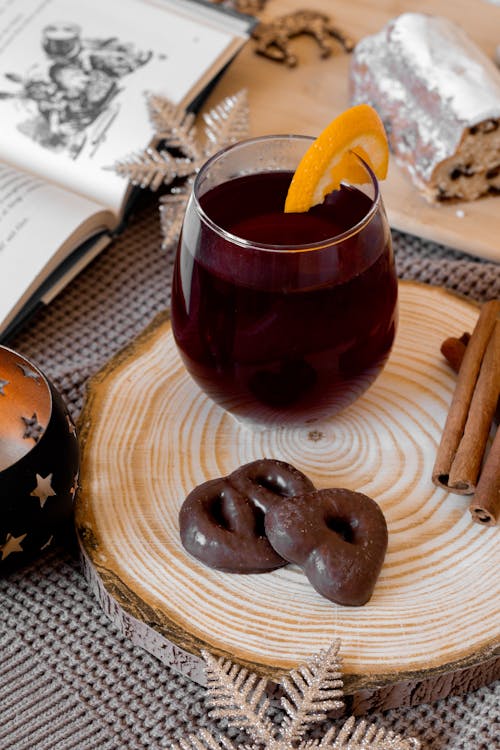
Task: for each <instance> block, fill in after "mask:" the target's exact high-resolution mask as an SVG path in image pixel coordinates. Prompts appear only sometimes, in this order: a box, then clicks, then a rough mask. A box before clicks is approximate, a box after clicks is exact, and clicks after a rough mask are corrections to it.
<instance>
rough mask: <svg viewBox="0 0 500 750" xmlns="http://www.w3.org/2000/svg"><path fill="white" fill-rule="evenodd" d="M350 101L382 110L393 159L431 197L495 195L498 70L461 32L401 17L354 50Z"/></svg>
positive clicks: (499, 153) (499, 158)
mask: <svg viewBox="0 0 500 750" xmlns="http://www.w3.org/2000/svg"><path fill="white" fill-rule="evenodd" d="M350 83H351V99H352V103H353V104H358V103H361V102H367V103H369V104H371V105H372V106H373V107H375V109H377V111H378V112H379V114H380V116H381V118H382V120H383V122H384V124H385V126H386V129H387V132H388V136H389V142H390V145H391V149H392V151H393V152H394V154H395V156H396V160H397V161H398V162H399V163H400V164H401V165H403V166H404V167H405V168H406V169H407V170H408V171H409V173H410V175H411V176H412V179H413V181H414V182H415V184H416V185H417V186H418V188H419V189H420V190H421V191H422V192H423V193H424V194H425V195H426V196H427V197H429V198H430V199H432V200H443V199H446V198H459V199H465V200H472V199H475V198H477V197H479V196H480V195H482V194H484V193H487V192H490V193H494V192H497V191H498V190H500V71H499V70H498V68H497V67H496V66H495V64H494V63H493V61H492V60H490V59H489V58H488V57H487V56H486V55H485V54H483V52H482V51H481V50H480V49H479V48H478V47H477V46H476V45H475V44H474V43H473V42H472V40H471V39H470V38H469V37H468V36H467V34H466V33H465V32H464V30H463V29H462V28H461V27H460V26H458V25H456V24H454V23H453V22H451V21H449V20H448V19H445V18H441V17H439V16H432V15H427V14H423V13H404V14H403V15H401V16H398V17H397V18H394V19H392V20H391V21H389V23H388V24H387V25H386V26H385V27H384V28H383V29H382V30H381V31H380V32H379V33H377V34H374V35H372V36H367V37H365V38H364V39H362V40H361V41H360V42H358V44H357V45H356V47H355V49H354V52H353V56H352V61H351V72H350Z"/></svg>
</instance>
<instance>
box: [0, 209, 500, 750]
mask: <svg viewBox="0 0 500 750" xmlns="http://www.w3.org/2000/svg"><path fill="white" fill-rule="evenodd" d="M393 236H394V246H395V254H396V262H397V268H398V274H399V276H400V277H401V278H406V279H416V280H419V281H421V282H425V283H429V284H436V285H441V286H445V287H447V288H449V289H453V290H455V291H457V292H459V293H460V294H464V295H468V296H469V297H470V298H472V299H474V300H477V301H478V302H483V301H485V300H487V299H490V298H493V297H500V266H498V265H497V264H494V263H491V262H486V261H481V260H478V259H475V258H472V257H470V256H468V255H465V254H463V253H458V252H455V251H453V250H450V249H449V248H443V247H440V246H438V245H435V244H433V243H431V242H426V241H422V240H420V239H418V238H416V237H412V236H409V235H405V234H402V233H398V232H394V233H393ZM172 263H173V252H172V251H169V252H166V251H163V250H162V249H161V237H160V229H159V217H158V212H157V207H156V205H155V204H154V203H153V204H146V205H143V206H142V207H141V208H140V209H138V210H137V213H136V215H135V217H133V221H132V222H131V223H130V225H129V227H128V229H127V231H126V232H125V233H124V234H123V235H122V236H121V237H120V238H119V239H118V240H116V241H115V242H114V243H113V245H111V246H110V247H109V248H108V249H107V250H106V251H105V252H104V253H103V254H102V255H101V256H100V257H99V258H97V259H96V260H95V261H94V262H93V263H92V265H91V266H89V268H87V270H86V271H85V272H83V273H82V274H81V275H80V276H79V277H78V278H77V279H76V280H75V281H74V282H73V283H72V284H71V285H70V286H69V287H68V288H67V289H66V290H65V291H64V292H63V293H62V294H60V295H59V297H58V298H57V299H55V300H54V301H53V302H52V303H51V305H50V306H49V307H48V308H47V309H45V310H44V311H42V312H41V313H40V314H38V316H37V317H36V319H33V320H31V321H30V323H29V324H28V325H27V326H26V327H25V329H24V330H23V331H22V332H21V333H20V334H19V335H18V336H16V337H15V338H14V339H13V340H11V341H10V342H9V345H10V346H11V347H12V348H14V349H16V350H17V351H19V352H20V353H22V354H24V355H25V356H27V357H28V358H30V359H31V360H33V361H34V362H36V363H37V364H38V365H39V366H40V367H41V369H42V370H43V371H44V372H45V373H46V374H47V376H48V377H49V378H50V379H51V380H52V381H53V382H54V384H55V385H56V386H57V387H58V388H59V390H60V391H61V393H62V394H63V396H64V398H65V400H66V402H67V404H68V407H69V408H70V410H71V412H72V415H73V416H74V417H75V418H77V417H78V414H79V412H80V410H81V407H82V404H83V400H84V397H85V385H86V383H87V381H88V379H89V377H90V376H92V375H93V374H94V373H95V372H97V371H98V370H99V369H100V367H101V366H102V365H103V364H104V363H105V362H106V361H107V360H108V359H109V358H110V357H112V356H113V354H115V353H116V352H117V351H118V350H120V349H121V348H122V347H123V346H125V345H126V344H127V343H128V342H130V341H131V340H132V339H133V338H134V337H135V336H136V335H137V334H138V333H139V332H140V331H141V330H142V329H143V328H144V327H145V326H146V325H147V324H148V323H149V322H150V321H151V319H152V318H153V317H154V316H155V315H156V314H157V313H158V312H159V311H161V310H163V309H164V308H166V307H167V306H168V305H169V301H170V279H171V274H172ZM0 654H1V660H0V746H1V747H5V748H9V750H49V749H50V750H76V749H78V750H87V749H89V750H90V748H98V749H99V750H135V749H136V748H138V749H142V748H164V747H168V746H169V744H170V742H171V741H173V740H174V739H180V738H181V737H182V736H185V735H186V734H187V733H188V732H196V730H197V728H199V727H201V726H213V724H212V722H211V720H210V719H209V717H208V714H207V706H206V702H205V690H204V689H203V688H201V687H200V686H198V685H196V684H194V683H192V682H190V681H189V680H187V679H186V678H185V677H183V676H181V675H179V674H177V673H175V672H174V671H172V670H171V669H169V668H167V667H165V666H163V665H162V664H161V663H159V662H158V661H157V660H156V659H155V658H154V657H152V656H151V655H150V654H148V653H147V652H145V651H142V650H141V649H139V648H137V647H136V646H134V645H132V644H131V643H130V642H129V641H128V640H127V639H126V638H124V637H123V636H122V635H121V634H120V633H119V632H118V631H117V629H116V628H115V626H114V625H113V624H111V623H110V622H109V621H108V620H107V618H106V617H105V616H104V614H103V613H102V612H101V610H100V608H99V606H98V604H97V603H96V601H95V600H94V597H93V596H92V594H91V593H90V591H89V589H88V587H87V584H86V582H85V580H84V579H83V577H82V575H81V573H80V570H79V565H78V562H77V559H76V555H75V554H74V552H71V551H68V550H66V549H61V548H57V549H54V550H52V551H50V552H48V553H47V554H46V555H45V556H44V557H43V558H41V559H39V560H38V561H36V562H35V563H33V564H31V565H30V566H29V567H26V568H24V569H22V570H19V571H17V572H15V573H12V574H10V575H9V576H8V577H6V578H4V579H2V580H0ZM499 705H500V682H499V683H495V684H493V685H490V686H487V687H484V688H481V689H480V690H477V691H476V692H474V693H471V694H469V695H467V696H465V697H449V698H447V699H445V700H442V701H439V702H437V703H435V704H432V705H421V706H418V707H416V708H411V709H400V710H391V711H388V712H386V713H385V714H383V715H381V714H379V715H377V714H373V715H372V716H371V717H370V718H371V720H372V721H376V722H377V723H380V724H381V725H382V724H383V725H384V726H385V727H388V728H392V729H393V730H394V731H396V732H398V733H400V734H403V735H413V736H416V737H418V738H419V739H420V740H421V742H422V746H423V747H424V748H428V749H429V750H445V749H446V750H493V749H494V748H500V726H499V715H500V712H499ZM221 726H222V725H221ZM224 729H225V731H226V733H227V734H228V736H233V737H234V736H235V734H232V733H231V731H230V730H228V729H227V727H224Z"/></svg>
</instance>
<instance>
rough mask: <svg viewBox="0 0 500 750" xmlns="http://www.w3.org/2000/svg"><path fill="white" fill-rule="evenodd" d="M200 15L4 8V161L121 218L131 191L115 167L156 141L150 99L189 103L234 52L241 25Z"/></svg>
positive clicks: (101, 3) (106, 5)
mask: <svg viewBox="0 0 500 750" xmlns="http://www.w3.org/2000/svg"><path fill="white" fill-rule="evenodd" d="M176 6H178V9H179V10H178V11H176V10H175V7H176ZM192 7H193V3H186V6H184V4H183V2H182V0H179V1H178V2H177V3H172V2H167V1H165V0H164V2H162V0H114V1H113V0H85V2H81V3H77V2H74V0H0V122H1V128H0V160H1V161H5V162H8V163H10V164H12V165H13V166H15V167H17V168H20V169H23V170H26V171H30V172H31V173H33V174H35V175H38V176H40V177H43V178H44V179H49V180H51V181H53V182H56V183H58V184H60V185H63V186H64V187H66V188H67V189H69V190H72V191H75V192H79V193H81V194H83V195H86V196H88V197H90V198H92V200H94V201H96V202H98V203H100V204H102V205H103V206H106V207H108V208H110V209H111V210H113V211H114V212H115V213H118V212H119V210H120V207H121V203H122V200H123V197H124V195H125V193H126V189H127V184H126V181H125V180H124V179H123V178H121V177H118V176H117V175H115V173H114V172H113V171H112V169H110V167H112V165H113V164H114V162H115V161H116V160H118V159H121V158H124V157H126V156H127V155H129V154H131V153H133V152H137V151H139V150H142V149H144V148H145V147H146V146H147V145H148V143H149V142H150V141H151V139H152V136H153V129H152V126H151V124H150V122H149V117H148V112H147V106H146V98H147V97H146V95H147V93H148V92H149V93H154V94H161V95H164V96H166V97H168V98H169V99H171V100H172V101H173V102H175V103H178V102H181V101H183V100H184V99H185V97H186V95H187V94H188V93H189V92H190V91H191V90H192V89H193V87H195V85H196V83H197V81H198V80H199V79H200V78H201V77H202V76H203V74H204V73H205V71H207V70H208V69H209V68H210V67H211V66H213V64H214V63H215V61H217V60H219V59H220V57H221V55H223V54H224V52H225V51H227V50H228V49H229V48H230V47H231V45H232V44H233V43H234V38H235V29H234V24H228V29H227V30H225V29H223V28H222V27H218V26H216V25H214V24H212V23H211V22H210V21H209V20H207V19H206V18H205V16H206V12H204V13H200V20H196V19H195V18H194V17H192V16H191V15H190V14H189V13H188V9H190V8H192ZM220 15H221V16H222V17H224V14H222V13H221V14H220ZM240 36H242V34H241V33H240Z"/></svg>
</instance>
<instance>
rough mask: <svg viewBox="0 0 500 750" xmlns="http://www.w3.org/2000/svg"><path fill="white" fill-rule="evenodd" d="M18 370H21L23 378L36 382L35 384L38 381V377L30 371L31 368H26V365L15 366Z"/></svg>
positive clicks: (33, 371)
mask: <svg viewBox="0 0 500 750" xmlns="http://www.w3.org/2000/svg"><path fill="white" fill-rule="evenodd" d="M17 366H18V367H19V369H20V370H22V373H23V375H24V377H25V378H31V379H32V380H36V381H37V382H38V381H39V380H40V375H39V374H38V373H37V372H35V370H32V369H31V367H27V366H26V365H17Z"/></svg>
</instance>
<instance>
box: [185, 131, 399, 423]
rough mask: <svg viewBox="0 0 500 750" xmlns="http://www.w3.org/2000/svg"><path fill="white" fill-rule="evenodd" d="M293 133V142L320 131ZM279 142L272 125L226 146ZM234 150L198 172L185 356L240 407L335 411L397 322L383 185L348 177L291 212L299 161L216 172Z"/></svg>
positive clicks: (276, 419) (292, 417) (364, 382)
mask: <svg viewBox="0 0 500 750" xmlns="http://www.w3.org/2000/svg"><path fill="white" fill-rule="evenodd" d="M282 140H285V141H287V142H289V141H290V140H292V141H293V145H294V147H295V151H296V150H297V146H298V147H299V149H298V150H299V151H300V149H302V151H303V150H305V148H307V146H308V145H309V143H310V140H309V139H306V138H299V137H295V138H293V137H291V136H287V137H283V139H282ZM268 141H271V142H272V143H271V145H272V146H274V147H275V148H276V147H277V146H279V145H280V144H279V143H278V141H279V137H270V138H263V139H256V140H255V141H248V142H243V143H242V144H238V145H237V146H235V147H232V148H231V149H229V151H231V150H232V149H236V150H237V149H238V148H240V149H241V148H243V149H245V148H250V149H252V148H253V150H254V159H255V154H256V153H259V154H260V153H262V152H263V150H265V144H266V143H267V142H268ZM304 142H305V143H304ZM277 150H278V152H280V148H278V149H277ZM227 153H228V152H223V153H222V155H219V157H215V163H213V162H214V160H212V166H210V164H211V163H210V162H209V164H208V165H207V166H208V171H209V176H208V178H207V179H206V180H204V179H203V174H202V172H200V176H199V177H198V179H197V185H195V189H194V194H193V196H192V198H191V201H190V204H189V206H188V209H187V212H186V219H185V222H184V227H183V233H182V237H181V240H180V243H179V248H178V253H177V258H176V264H175V271H174V280H173V288H172V326H173V332H174V336H175V340H176V343H177V346H178V348H179V351H180V353H181V356H182V358H183V361H184V363H185V365H186V367H187V369H188V371H189V372H190V374H191V375H192V377H193V378H194V379H195V381H196V382H197V383H198V384H199V386H200V387H201V388H202V389H203V390H204V391H205V392H206V393H207V394H208V395H209V396H210V397H211V398H212V399H213V400H214V401H216V402H217V403H218V404H220V405H221V406H223V407H224V408H225V409H227V410H229V411H231V412H232V413H233V414H235V415H236V416H237V417H240V418H243V419H246V420H251V421H255V422H259V423H264V424H273V425H280V424H297V423H299V424H300V423H308V422H310V421H312V420H316V419H318V418H322V417H325V416H328V415H331V414H333V413H336V412H338V411H339V410H340V409H342V408H344V407H345V406H347V405H348V404H349V403H351V402H352V401H353V400H354V399H355V398H357V397H358V396H359V395H360V394H361V393H362V392H363V391H364V390H365V389H366V388H367V387H368V386H369V385H370V384H371V383H372V382H373V380H374V379H375V377H376V376H377V375H378V373H379V372H380V370H381V369H382V367H383V365H384V363H385V361H386V359H387V357H388V355H389V352H390V349H391V345H392V342H393V339H394V334H395V326H396V311H397V280H396V274H395V269H394V262H393V255H392V246H391V239H390V232H389V228H388V225H387V220H386V217H385V213H384V210H383V207H382V205H381V201H380V195H379V193H378V187H377V185H376V181H375V178H374V177H373V175H370V187H371V188H372V192H373V191H374V192H375V195H374V197H372V196H371V195H369V194H368V195H367V194H366V193H365V192H363V191H362V190H361V189H360V188H358V187H355V186H347V185H346V186H342V187H341V189H340V190H338V191H335V192H334V193H332V194H331V195H329V196H328V197H327V198H326V200H325V201H324V203H323V204H322V205H320V206H316V207H314V208H313V209H311V210H310V211H308V212H307V213H297V214H285V213H284V211H283V206H284V203H285V197H286V193H287V189H288V185H289V184H290V180H291V178H292V174H293V171H292V170H291V169H290V168H288V169H280V168H278V165H277V164H276V162H275V161H273V162H272V163H273V168H272V169H265V168H264V169H263V168H259V160H258V159H256V164H255V165H254V168H253V171H250V172H248V173H245V174H243V175H241V176H240V175H238V172H237V171H236V174H235V176H231V177H229V178H228V179H219V177H221V176H225V172H224V171H223V174H222V175H219V174H218V173H217V172H218V164H217V158H219V159H221V158H222V159H223V158H224V154H227ZM236 156H237V157H238V160H239V161H241V154H236ZM279 156H280V157H281V156H282V154H281V153H279ZM289 158H290V157H289V155H288V153H287V159H289ZM294 158H295V159H296V162H298V158H297V154H296V153H295V152H294ZM287 159H285V160H284V161H285V163H286V162H287ZM238 160H237V161H238ZM239 161H238V163H239ZM250 161H251V160H250ZM232 167H233V169H232V170H230V171H231V174H232V173H233V172H234V164H233V165H232ZM245 171H247V170H245ZM213 174H215V178H214V177H213ZM197 188H198V190H197Z"/></svg>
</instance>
